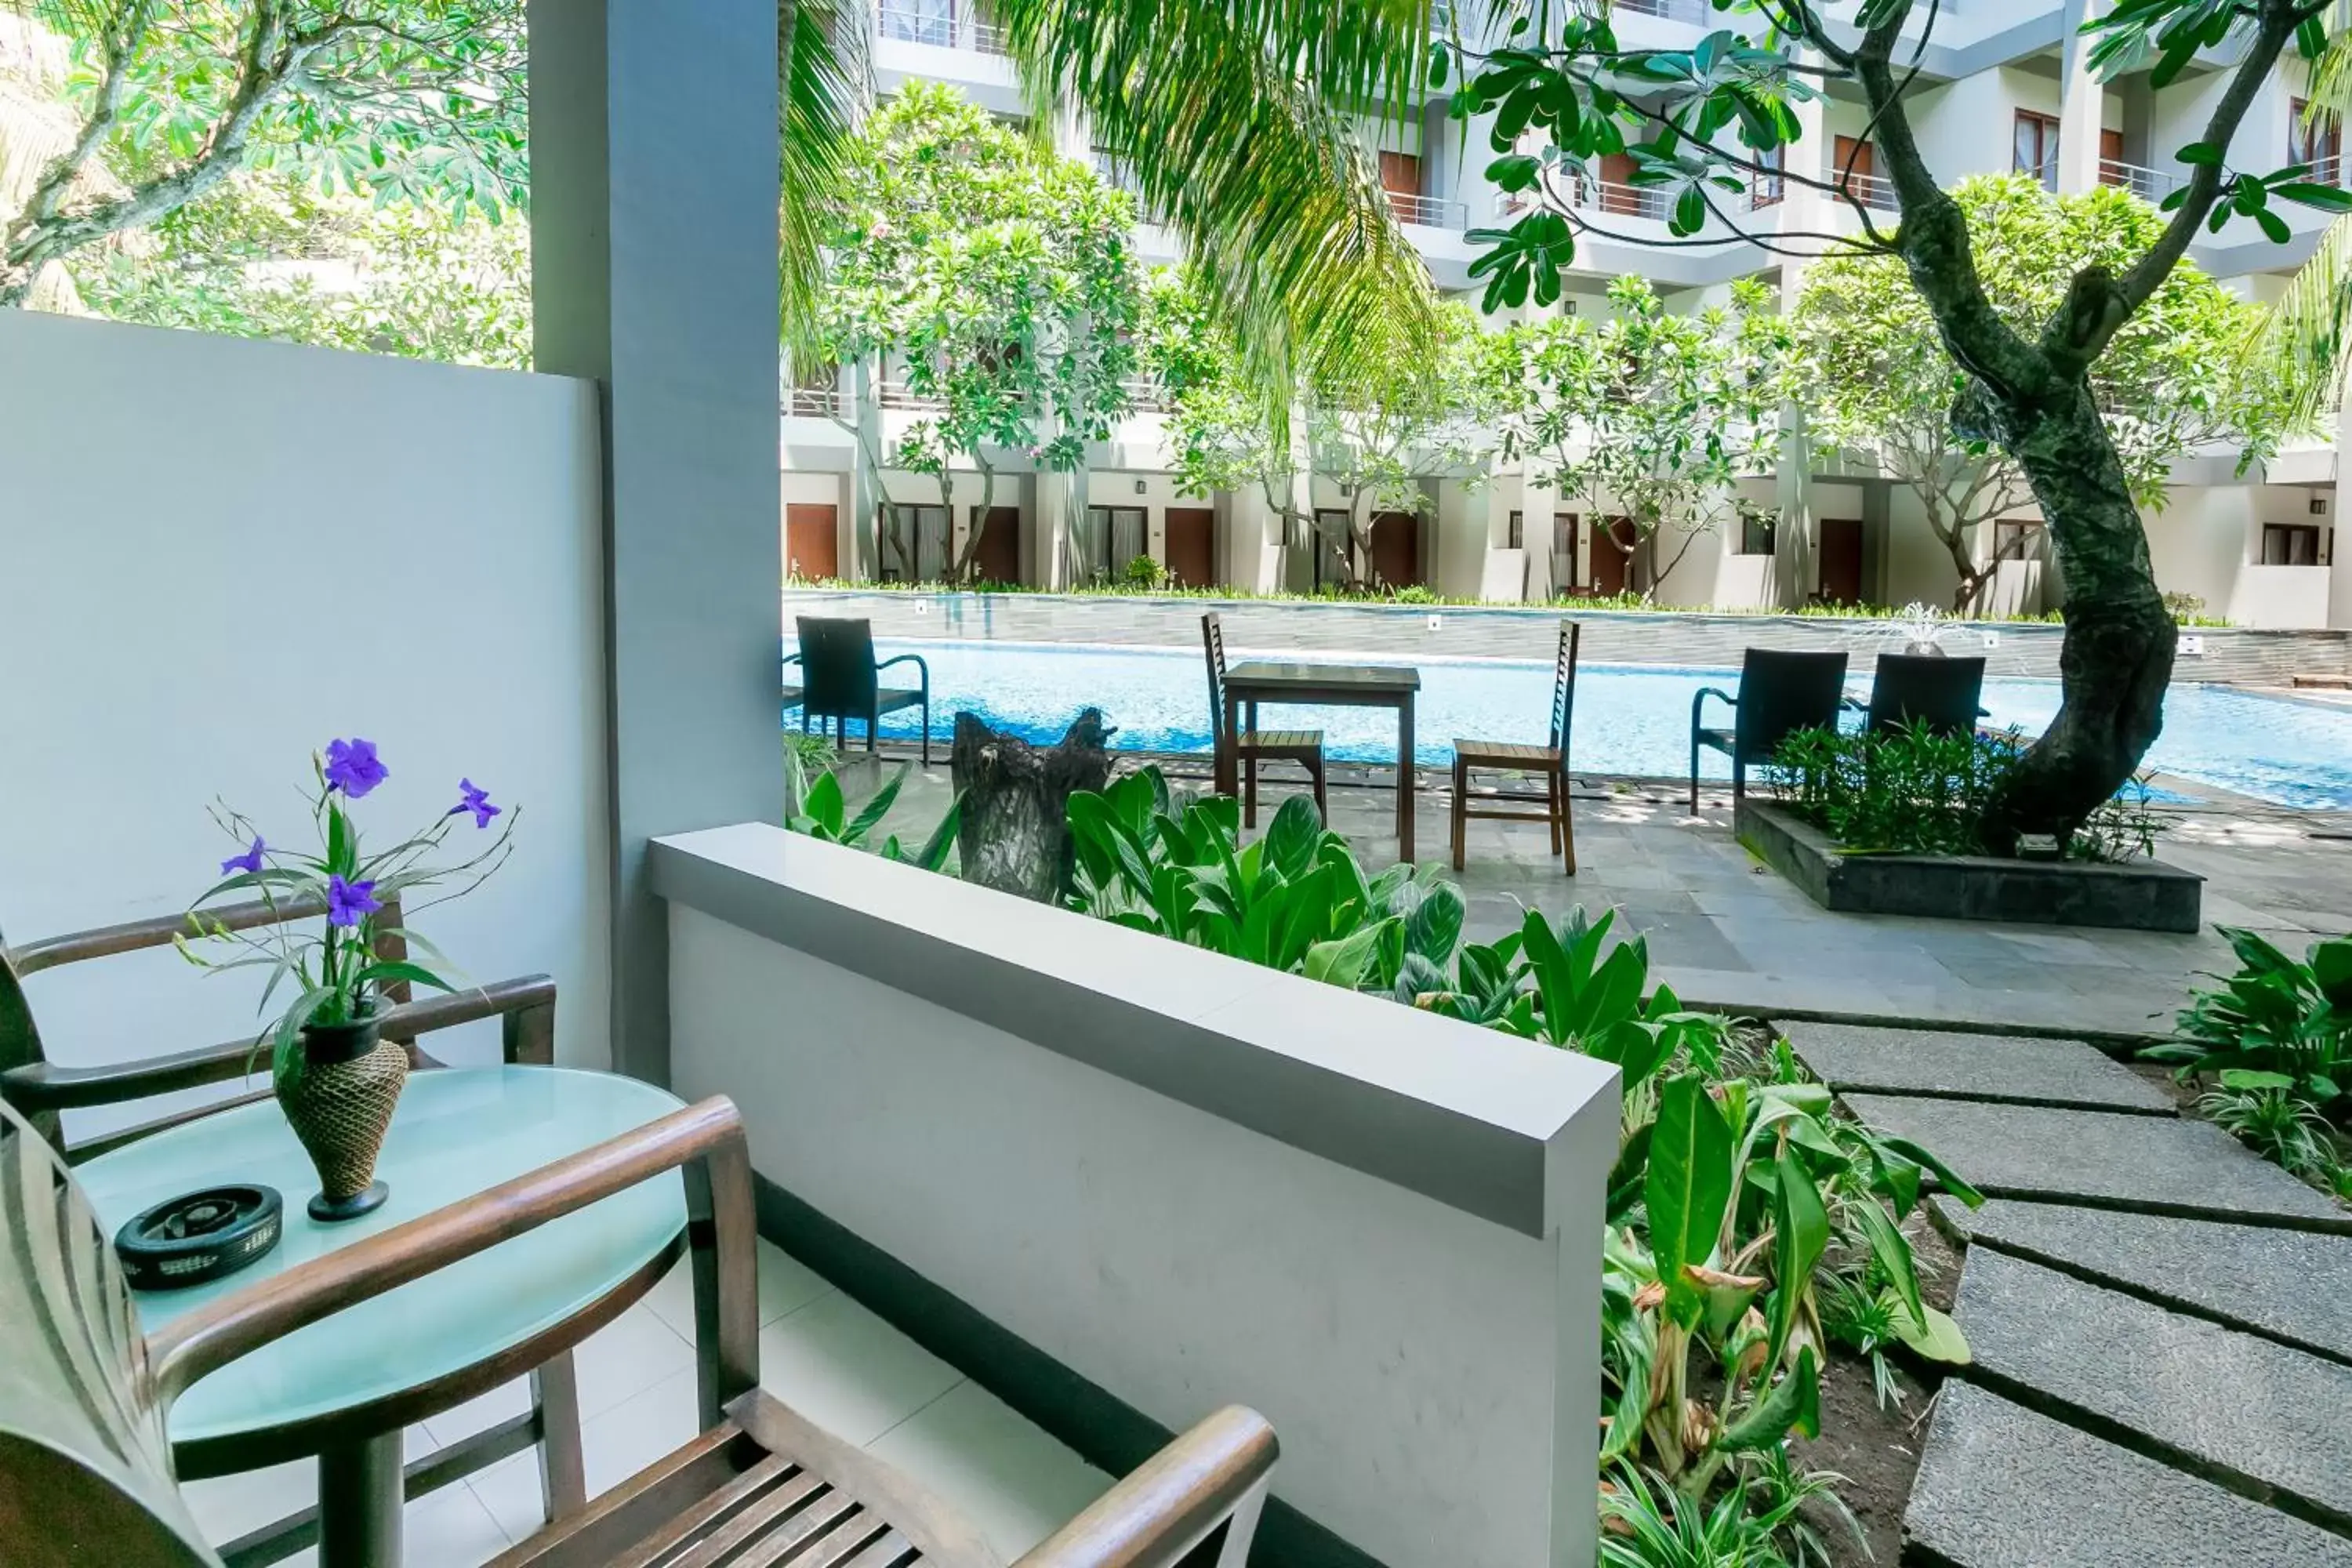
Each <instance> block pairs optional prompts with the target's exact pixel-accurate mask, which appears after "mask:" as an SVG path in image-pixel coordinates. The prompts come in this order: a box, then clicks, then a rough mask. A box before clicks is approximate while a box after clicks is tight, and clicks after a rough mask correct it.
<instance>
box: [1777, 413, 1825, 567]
mask: <svg viewBox="0 0 2352 1568" xmlns="http://www.w3.org/2000/svg"><path fill="white" fill-rule="evenodd" d="M1781 423H1782V428H1783V429H1784V431H1785V432H1786V436H1785V438H1784V439H1783V440H1782V441H1781V443H1780V470H1779V472H1778V473H1777V474H1776V475H1775V476H1774V480H1775V485H1774V493H1773V503H1774V504H1775V505H1776V506H1777V507H1778V508H1779V509H1780V521H1779V522H1778V523H1777V524H1776V525H1775V526H1774V528H1773V530H1772V577H1771V581H1770V582H1769V584H1766V588H1767V590H1768V593H1769V602H1770V603H1772V604H1775V605H1780V607H1781V608H1782V609H1791V610H1792V609H1795V608H1796V607H1797V606H1798V605H1802V604H1803V603H1804V602H1805V600H1806V597H1807V596H1808V595H1811V593H1812V591H1813V588H1814V585H1815V584H1814V567H1813V560H1814V548H1813V542H1814V531H1815V527H1816V524H1815V521H1814V506H1813V460H1812V442H1811V440H1810V439H1809V438H1808V437H1806V435H1805V416H1804V415H1803V413H1802V412H1801V411H1800V410H1798V409H1795V408H1791V409H1790V410H1789V411H1788V412H1787V413H1786V414H1784V415H1783V416H1781Z"/></svg>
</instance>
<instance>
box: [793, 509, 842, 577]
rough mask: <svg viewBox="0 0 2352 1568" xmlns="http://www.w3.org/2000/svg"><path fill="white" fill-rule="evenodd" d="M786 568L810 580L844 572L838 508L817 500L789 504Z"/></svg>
mask: <svg viewBox="0 0 2352 1568" xmlns="http://www.w3.org/2000/svg"><path fill="white" fill-rule="evenodd" d="M784 571H785V572H786V574H789V575H791V576H794V577H799V578H803V579H805V580H808V581H815V580H816V579H819V578H828V577H838V576H840V575H841V519H840V513H839V511H838V510H836V509H835V508H834V507H832V506H829V505H825V504H823V503H819V502H814V501H793V502H790V503H789V504H787V505H786V506H785V508H784Z"/></svg>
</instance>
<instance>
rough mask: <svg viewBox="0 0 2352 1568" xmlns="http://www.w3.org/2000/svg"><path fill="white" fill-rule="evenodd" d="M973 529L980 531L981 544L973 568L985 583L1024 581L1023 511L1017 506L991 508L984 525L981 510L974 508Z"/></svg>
mask: <svg viewBox="0 0 2352 1568" xmlns="http://www.w3.org/2000/svg"><path fill="white" fill-rule="evenodd" d="M971 522H972V526H973V527H975V528H978V529H980V544H979V547H978V548H977V549H976V550H975V551H974V552H973V553H972V558H971V569H972V573H973V574H974V575H975V576H977V577H978V578H979V579H980V581H982V582H983V583H1018V582H1020V581H1021V509H1020V508H1019V507H1017V506H999V507H991V508H989V510H988V521H987V523H986V524H985V526H983V525H982V522H981V515H980V508H978V507H974V508H972V509H971Z"/></svg>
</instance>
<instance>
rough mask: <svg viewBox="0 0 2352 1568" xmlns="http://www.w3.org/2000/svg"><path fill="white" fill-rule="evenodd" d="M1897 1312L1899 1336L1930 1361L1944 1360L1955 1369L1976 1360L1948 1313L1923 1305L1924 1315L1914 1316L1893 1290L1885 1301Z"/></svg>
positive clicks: (1898, 1337)
mask: <svg viewBox="0 0 2352 1568" xmlns="http://www.w3.org/2000/svg"><path fill="white" fill-rule="evenodd" d="M1882 1300H1885V1302H1886V1304H1887V1305H1888V1306H1889V1307H1891V1308H1892V1309H1894V1310H1893V1313H1892V1316H1893V1318H1894V1320H1895V1338H1897V1339H1899V1340H1901V1341H1902V1342H1904V1343H1905V1344H1906V1345H1908V1346H1910V1347H1911V1349H1912V1350H1913V1351H1914V1352H1917V1353H1918V1354H1920V1355H1923V1356H1926V1357H1927V1359H1928V1360H1929V1361H1940V1362H1944V1363H1948V1364H1950V1365H1952V1366H1966V1365H1968V1364H1969V1362H1970V1361H1971V1360H1973V1359H1974V1356H1973V1355H1972V1353H1971V1352H1969V1337H1968V1335H1966V1334H1964V1333H1962V1332H1961V1331H1960V1325H1959V1324H1958V1323H1956V1322H1954V1321H1952V1319H1951V1317H1950V1315H1949V1314H1948V1313H1946V1312H1941V1311H1938V1310H1936V1309H1935V1308H1933V1307H1929V1306H1927V1305H1925V1304H1922V1306H1921V1307H1920V1312H1921V1314H1922V1315H1921V1316H1919V1317H1916V1318H1915V1317H1913V1316H1912V1315H1911V1312H1910V1310H1908V1309H1907V1308H1906V1307H1905V1306H1904V1304H1903V1303H1902V1302H1901V1301H1899V1300H1896V1299H1895V1295H1894V1293H1893V1292H1892V1291H1889V1292H1887V1293H1886V1295H1885V1297H1883V1298H1882Z"/></svg>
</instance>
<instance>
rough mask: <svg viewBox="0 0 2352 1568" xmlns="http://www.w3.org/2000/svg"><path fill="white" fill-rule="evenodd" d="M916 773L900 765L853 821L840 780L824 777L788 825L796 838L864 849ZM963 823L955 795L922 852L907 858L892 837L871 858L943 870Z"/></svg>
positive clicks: (810, 789) (836, 776) (909, 765)
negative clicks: (912, 773) (802, 836)
mask: <svg viewBox="0 0 2352 1568" xmlns="http://www.w3.org/2000/svg"><path fill="white" fill-rule="evenodd" d="M913 769H914V764H913V763H900V764H899V765H898V772H897V773H893V774H891V775H890V782H889V783H887V784H884V785H883V786H882V787H881V788H880V789H878V790H876V791H875V792H874V798H873V799H871V800H869V801H867V802H866V805H864V806H863V807H861V808H860V809H859V811H858V813H857V815H856V816H849V815H848V805H847V804H846V802H845V800H844V798H843V795H842V793H841V775H840V774H838V773H825V774H823V775H822V776H820V777H819V778H818V779H817V781H816V783H814V784H811V785H809V787H808V793H807V795H806V796H805V798H804V799H803V801H802V802H801V807H800V809H799V810H798V811H797V812H795V813H793V816H792V819H791V822H790V824H789V826H791V827H792V830H793V832H795V833H805V834H807V835H808V836H809V837H812V838H821V839H823V840H824V841H825V842H826V843H828V844H840V845H844V846H846V847H849V848H852V849H861V848H865V847H866V840H867V839H868V838H870V837H872V836H873V833H874V830H875V829H876V828H877V827H879V826H881V825H882V819H883V818H884V817H886V816H889V815H890V807H891V806H892V805H896V804H897V802H898V790H899V788H900V786H902V785H903V784H906V782H907V775H908V773H910V772H912V771H913ZM962 822H963V797H962V796H961V795H958V796H957V797H956V798H955V799H954V800H953V801H952V802H950V804H949V805H948V809H947V815H946V816H942V817H940V822H939V826H936V827H934V828H932V829H931V836H930V837H929V838H927V839H925V840H924V841H923V845H922V847H921V848H919V849H917V850H915V851H913V852H912V853H909V852H908V849H907V847H906V846H904V845H902V844H901V843H899V842H898V835H897V834H895V833H894V834H892V835H891V836H890V837H887V838H886V839H884V840H883V841H882V844H881V846H880V847H878V848H877V849H876V851H875V853H877V854H878V855H880V856H881V857H882V858H884V859H885V860H898V861H901V862H904V863H905V864H907V865H910V866H920V867H921V868H923V869H924V870H926V871H943V870H945V869H946V868H947V863H948V857H949V856H950V855H951V854H953V853H954V852H955V845H956V830H957V829H958V828H959V827H960V826H961V825H962Z"/></svg>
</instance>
